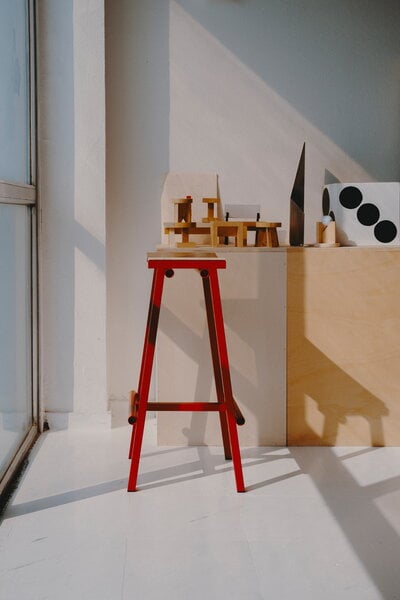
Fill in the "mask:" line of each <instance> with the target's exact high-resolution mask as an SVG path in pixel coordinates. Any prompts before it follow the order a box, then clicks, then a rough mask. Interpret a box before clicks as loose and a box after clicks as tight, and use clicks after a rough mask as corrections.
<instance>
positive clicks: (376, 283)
mask: <svg viewBox="0 0 400 600" xmlns="http://www.w3.org/2000/svg"><path fill="white" fill-rule="evenodd" d="M399 299H400V249H386V248H385V249H375V248H337V249H320V248H318V249H317V248H304V249H298V250H295V249H290V250H289V251H288V364H287V377H288V443H289V444H290V445H389V446H390V445H400V301H399Z"/></svg>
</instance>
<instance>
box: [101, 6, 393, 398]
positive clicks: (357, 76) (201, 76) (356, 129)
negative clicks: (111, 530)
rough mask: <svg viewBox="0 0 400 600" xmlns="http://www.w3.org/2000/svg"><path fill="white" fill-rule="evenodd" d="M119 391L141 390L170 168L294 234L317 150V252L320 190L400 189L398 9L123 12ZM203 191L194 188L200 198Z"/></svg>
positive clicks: (111, 96) (112, 146) (110, 229)
mask: <svg viewBox="0 0 400 600" xmlns="http://www.w3.org/2000/svg"><path fill="white" fill-rule="evenodd" d="M106 6H107V19H106V31H107V107H108V108H107V203H108V208H107V236H108V237H107V265H108V303H109V308H108V351H109V360H108V369H109V371H108V372H109V394H110V396H111V397H115V398H122V397H126V395H127V393H128V391H129V389H130V388H132V387H135V386H136V383H137V375H138V371H139V364H140V355H141V346H142V337H143V330H144V323H145V319H146V311H147V299H148V289H149V275H148V273H147V272H146V268H145V254H146V251H147V250H149V249H152V248H153V247H154V246H155V244H156V243H157V242H158V241H159V215H160V212H159V211H160V208H159V207H160V196H161V184H162V179H163V175H164V173H165V171H167V170H170V171H188V172H217V173H218V174H219V188H220V195H221V199H222V201H223V202H228V203H235V202H240V203H243V202H249V203H250V202H251V203H259V204H261V205H262V218H264V219H266V220H267V219H268V220H277V221H283V224H284V229H286V230H287V228H288V217H289V197H290V193H291V189H292V185H293V181H294V177H295V173H296V168H297V163H298V160H299V157H300V153H301V149H302V145H303V143H304V142H306V206H305V209H306V241H314V227H315V225H314V223H315V221H316V220H317V219H318V218H319V217H320V212H321V207H320V200H321V189H322V186H323V185H324V184H325V183H331V182H333V181H336V180H340V181H356V180H357V181H360V180H361V181H371V180H374V179H380V180H382V179H385V180H396V179H399V177H400V171H399V169H400V167H399V165H400V143H399V141H400V139H399V138H400V115H399V111H398V106H399V104H400V78H399V64H400V56H399V47H398V29H399V25H400V9H399V6H398V3H397V2H395V1H394V0H388V1H387V2H385V3H375V2H370V1H369V0H367V1H366V2H363V3H360V2H358V1H357V0H350V1H346V2H344V1H343V2H342V1H341V2H339V3H332V2H331V1H328V0H318V1H317V0H301V1H299V2H295V3H293V2H282V1H281V0H272V1H269V2H265V1H264V0H251V1H249V2H247V1H246V2H243V1H240V0H235V1H233V0H218V1H216V2H209V1H208V0H176V1H175V0H171V1H170V2H169V3H168V2H166V1H163V0H148V1H146V2H140V1H139V0H131V1H128V0H108V2H106ZM188 193H190V190H188Z"/></svg>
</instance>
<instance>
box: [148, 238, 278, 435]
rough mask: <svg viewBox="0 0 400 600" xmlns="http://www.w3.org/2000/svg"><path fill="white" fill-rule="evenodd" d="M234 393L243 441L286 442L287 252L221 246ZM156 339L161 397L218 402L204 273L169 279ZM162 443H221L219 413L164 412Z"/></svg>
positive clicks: (160, 420)
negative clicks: (243, 421) (241, 419)
mask: <svg viewBox="0 0 400 600" xmlns="http://www.w3.org/2000/svg"><path fill="white" fill-rule="evenodd" d="M218 255H219V256H223V257H225V258H226V259H227V269H226V270H221V271H220V275H219V279H220V286H221V295H222V303H223V310H224V318H225V326H226V332H227V343H228V352H229V358H230V365H231V376H232V387H233V393H234V396H235V398H236V400H237V402H238V404H239V406H240V408H241V410H242V412H243V414H244V416H245V418H246V424H245V425H244V426H243V427H239V437H240V442H241V444H242V445H246V446H255V445H282V444H285V443H286V374H285V373H286V253H285V251H284V250H283V249H273V250H268V249H257V251H235V252H226V253H225V252H218ZM158 335H159V337H158V342H157V398H158V400H159V401H175V400H176V401H188V402H190V401H208V400H214V401H215V389H214V383H213V375H212V366H211V357H210V348H209V341H208V331H207V325H206V317H205V310H204V299H203V291H202V284H201V279H200V277H199V275H198V273H196V272H194V271H184V272H182V271H181V272H178V271H177V272H176V273H175V276H174V277H173V278H172V279H169V280H166V281H165V287H164V297H163V306H162V310H161V315H160V326H159V334H158ZM157 418H158V442H159V444H161V445H169V444H173V445H187V444H189V445H192V444H193V445H198V444H208V445H221V433H220V429H219V419H218V416H217V415H216V414H213V413H193V414H191V413H161V412H160V413H158V416H157Z"/></svg>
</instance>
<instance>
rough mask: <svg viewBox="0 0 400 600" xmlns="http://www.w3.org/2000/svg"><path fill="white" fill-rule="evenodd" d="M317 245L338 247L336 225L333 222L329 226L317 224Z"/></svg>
mask: <svg viewBox="0 0 400 600" xmlns="http://www.w3.org/2000/svg"><path fill="white" fill-rule="evenodd" d="M316 237H317V244H330V245H333V246H334V245H336V223H335V221H331V222H330V223H328V225H324V224H323V223H321V222H320V221H318V222H317V224H316Z"/></svg>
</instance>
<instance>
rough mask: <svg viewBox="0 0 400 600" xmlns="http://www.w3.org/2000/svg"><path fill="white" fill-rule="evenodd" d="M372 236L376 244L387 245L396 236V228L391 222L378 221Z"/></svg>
mask: <svg viewBox="0 0 400 600" xmlns="http://www.w3.org/2000/svg"><path fill="white" fill-rule="evenodd" d="M374 235H375V237H376V239H377V240H378V242H382V244H389V242H392V241H393V240H394V238H395V237H396V235H397V227H396V225H395V224H394V223H392V221H379V223H378V224H377V225H375V227H374Z"/></svg>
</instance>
